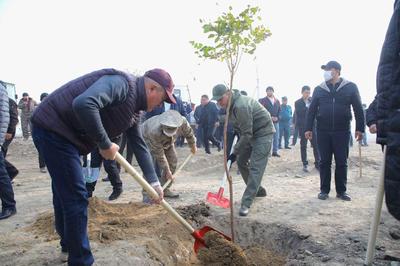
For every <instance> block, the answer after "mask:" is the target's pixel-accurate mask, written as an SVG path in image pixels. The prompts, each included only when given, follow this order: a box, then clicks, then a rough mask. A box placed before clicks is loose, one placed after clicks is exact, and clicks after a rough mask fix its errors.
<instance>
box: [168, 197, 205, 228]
mask: <svg viewBox="0 0 400 266" xmlns="http://www.w3.org/2000/svg"><path fill="white" fill-rule="evenodd" d="M176 211H177V212H178V213H179V214H180V215H181V216H182V217H183V218H184V219H185V220H187V221H189V222H191V223H192V224H194V225H195V226H196V227H198V226H199V225H201V224H203V223H204V222H205V219H204V217H209V216H210V207H209V206H207V205H206V204H205V203H204V202H202V203H200V204H193V205H188V206H183V207H179V208H177V209H176Z"/></svg>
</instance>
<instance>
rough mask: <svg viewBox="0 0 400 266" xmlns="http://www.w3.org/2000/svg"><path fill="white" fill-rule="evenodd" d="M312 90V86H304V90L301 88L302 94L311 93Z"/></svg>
mask: <svg viewBox="0 0 400 266" xmlns="http://www.w3.org/2000/svg"><path fill="white" fill-rule="evenodd" d="M310 90H311V88H310V86H307V85H306V86H303V88H301V93H303V92H305V91H310Z"/></svg>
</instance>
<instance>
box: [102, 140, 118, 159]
mask: <svg viewBox="0 0 400 266" xmlns="http://www.w3.org/2000/svg"><path fill="white" fill-rule="evenodd" d="M118 150H119V146H118V145H117V144H115V143H111V146H110V148H108V149H106V150H102V149H100V154H101V156H102V157H103V158H104V159H106V160H114V159H115V155H116V154H117V152H118Z"/></svg>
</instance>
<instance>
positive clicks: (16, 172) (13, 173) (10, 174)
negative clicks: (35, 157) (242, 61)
mask: <svg viewBox="0 0 400 266" xmlns="http://www.w3.org/2000/svg"><path fill="white" fill-rule="evenodd" d="M18 174H19V171H18V170H15V171H13V172H10V173H8V175H9V176H10V179H11V181H13V180H14V178H15V177H16V176H17V175H18Z"/></svg>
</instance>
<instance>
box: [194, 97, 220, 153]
mask: <svg viewBox="0 0 400 266" xmlns="http://www.w3.org/2000/svg"><path fill="white" fill-rule="evenodd" d="M201 106H202V107H201V114H200V119H199V127H201V128H202V129H203V144H204V148H205V150H206V153H208V154H211V151H210V141H211V143H212V144H214V145H215V146H217V148H218V151H220V150H221V148H222V147H221V142H219V141H218V140H217V139H216V138H215V136H214V133H215V129H216V128H217V127H218V125H219V123H218V112H219V111H218V107H217V105H216V104H215V103H213V102H210V99H209V98H208V95H203V96H201Z"/></svg>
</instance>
